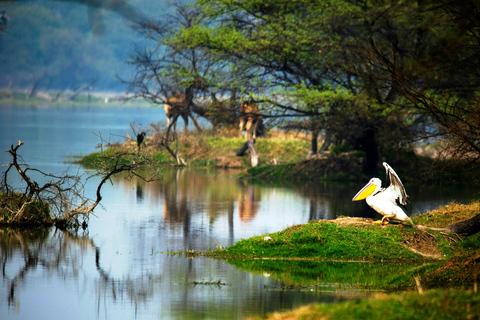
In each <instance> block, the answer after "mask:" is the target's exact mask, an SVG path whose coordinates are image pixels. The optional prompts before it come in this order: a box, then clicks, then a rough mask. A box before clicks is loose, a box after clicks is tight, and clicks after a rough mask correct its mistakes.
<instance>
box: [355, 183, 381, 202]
mask: <svg viewBox="0 0 480 320" xmlns="http://www.w3.org/2000/svg"><path fill="white" fill-rule="evenodd" d="M376 188H377V186H376V185H374V184H372V183H368V184H367V185H366V186H365V187H363V188H362V190H360V191H358V193H357V194H356V195H355V197H353V199H352V201H358V200H363V199H365V198H367V197H368V196H369V195H371V194H372V193H373V192H374V191H375V189H376Z"/></svg>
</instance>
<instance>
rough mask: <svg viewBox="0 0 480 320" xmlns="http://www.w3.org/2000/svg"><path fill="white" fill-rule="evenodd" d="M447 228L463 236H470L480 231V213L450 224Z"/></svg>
mask: <svg viewBox="0 0 480 320" xmlns="http://www.w3.org/2000/svg"><path fill="white" fill-rule="evenodd" d="M446 229H447V230H448V231H450V232H454V233H456V234H458V235H461V236H463V237H470V236H472V235H474V234H476V233H478V232H479V231H480V214H477V215H476V216H475V217H473V218H470V219H468V220H464V221H460V222H457V223H454V224H452V225H449V226H448V227H447V228H446Z"/></svg>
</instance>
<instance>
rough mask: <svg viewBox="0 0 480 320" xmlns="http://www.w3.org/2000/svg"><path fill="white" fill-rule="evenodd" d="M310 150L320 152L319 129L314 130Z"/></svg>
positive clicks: (314, 152)
mask: <svg viewBox="0 0 480 320" xmlns="http://www.w3.org/2000/svg"><path fill="white" fill-rule="evenodd" d="M310 151H311V152H312V155H313V154H317V152H318V131H317V130H312V147H311V149H310Z"/></svg>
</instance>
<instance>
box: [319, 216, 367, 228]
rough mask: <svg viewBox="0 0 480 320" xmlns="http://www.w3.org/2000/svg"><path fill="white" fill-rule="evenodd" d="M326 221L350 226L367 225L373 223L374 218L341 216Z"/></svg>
mask: <svg viewBox="0 0 480 320" xmlns="http://www.w3.org/2000/svg"><path fill="white" fill-rule="evenodd" d="M326 222H332V223H335V224H338V225H340V226H350V225H358V224H361V225H365V224H373V219H370V218H355V217H340V218H337V219H335V220H327V221H326Z"/></svg>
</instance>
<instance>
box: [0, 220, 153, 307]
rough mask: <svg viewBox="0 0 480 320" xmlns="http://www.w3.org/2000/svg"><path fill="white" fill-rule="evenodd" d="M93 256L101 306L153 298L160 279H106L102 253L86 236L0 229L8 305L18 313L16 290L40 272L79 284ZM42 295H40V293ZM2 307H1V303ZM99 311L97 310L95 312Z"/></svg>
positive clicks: (107, 276) (60, 231)
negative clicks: (105, 302) (103, 302)
mask: <svg viewBox="0 0 480 320" xmlns="http://www.w3.org/2000/svg"><path fill="white" fill-rule="evenodd" d="M92 253H94V255H95V261H91V262H92V263H94V264H95V268H96V271H97V274H96V275H92V279H87V280H90V281H94V282H95V288H96V290H95V291H96V299H97V302H98V305H100V302H101V299H102V297H106V296H107V295H108V296H109V297H112V299H113V302H115V301H116V300H117V299H122V300H124V299H125V298H128V300H129V301H131V302H132V303H134V304H135V309H137V308H136V306H137V303H140V302H145V301H146V300H147V299H149V297H151V296H152V295H153V287H154V286H155V284H156V283H158V282H159V281H160V276H157V277H155V276H151V275H145V276H141V277H139V278H135V279H132V278H129V277H127V278H124V279H115V278H113V277H111V276H110V275H109V272H108V271H106V270H105V269H104V268H103V267H102V264H101V252H100V248H99V247H97V246H96V245H95V244H94V242H93V241H92V240H91V239H89V238H88V235H87V234H86V233H83V232H82V234H78V233H76V234H74V233H70V232H68V231H62V230H59V229H56V230H55V231H52V230H51V229H44V228H39V229H34V230H15V229H7V228H6V229H0V257H1V264H2V282H3V283H4V285H3V288H4V289H5V290H6V291H5V293H6V295H7V305H8V307H9V308H11V307H14V308H15V312H18V311H19V310H18V309H19V305H20V303H19V301H18V297H17V290H18V289H19V288H21V287H25V286H26V287H28V284H27V283H26V282H27V281H28V279H30V280H32V278H31V277H29V274H30V273H34V272H35V271H38V270H39V269H41V271H43V273H44V274H46V275H47V276H48V277H49V278H51V277H53V276H54V275H56V276H59V277H60V278H63V279H74V280H76V281H79V280H80V275H81V274H82V273H83V272H84V271H82V270H84V269H88V267H89V266H86V265H85V261H88V259H86V260H85V259H84V258H85V257H86V256H88V255H89V254H92ZM39 295H42V293H39ZM2 304H3V303H2ZM98 311H99V310H98Z"/></svg>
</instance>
